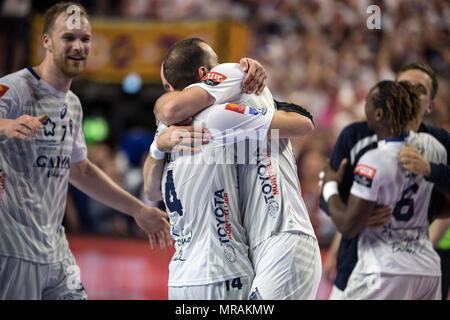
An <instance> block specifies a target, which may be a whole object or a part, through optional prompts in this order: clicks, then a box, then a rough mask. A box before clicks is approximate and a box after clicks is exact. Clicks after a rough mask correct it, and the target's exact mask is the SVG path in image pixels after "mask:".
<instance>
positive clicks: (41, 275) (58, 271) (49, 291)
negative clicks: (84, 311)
mask: <svg viewBox="0 0 450 320" xmlns="http://www.w3.org/2000/svg"><path fill="white" fill-rule="evenodd" d="M86 299H87V294H86V291H85V289H84V287H83V285H82V283H81V278H80V268H78V266H77V265H76V263H75V259H74V258H73V257H71V258H68V259H65V260H63V261H61V262H57V263H49V264H42V263H36V262H31V261H26V260H23V259H18V258H13V257H5V256H0V300H86Z"/></svg>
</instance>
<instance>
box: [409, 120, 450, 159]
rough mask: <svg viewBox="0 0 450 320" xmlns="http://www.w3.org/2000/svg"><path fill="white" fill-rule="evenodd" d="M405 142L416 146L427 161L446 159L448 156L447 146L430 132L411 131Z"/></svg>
mask: <svg viewBox="0 0 450 320" xmlns="http://www.w3.org/2000/svg"><path fill="white" fill-rule="evenodd" d="M435 129H438V128H435ZM407 142H408V144H410V145H411V146H413V147H415V148H417V149H418V150H419V151H420V153H421V154H422V155H423V156H424V157H425V159H427V160H428V161H432V162H441V161H440V160H442V159H444V160H446V159H447V157H448V155H447V148H446V147H445V146H444V144H443V143H442V142H441V141H440V140H439V139H438V138H437V137H435V136H434V135H433V134H431V133H430V132H412V131H411V132H410V133H409V135H408V138H407Z"/></svg>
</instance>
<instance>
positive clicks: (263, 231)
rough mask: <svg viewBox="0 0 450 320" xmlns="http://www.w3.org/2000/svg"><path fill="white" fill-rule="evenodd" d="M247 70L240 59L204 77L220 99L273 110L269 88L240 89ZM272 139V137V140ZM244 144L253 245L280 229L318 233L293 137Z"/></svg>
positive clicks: (244, 194)
mask: <svg viewBox="0 0 450 320" xmlns="http://www.w3.org/2000/svg"><path fill="white" fill-rule="evenodd" d="M244 76H245V73H243V72H242V71H241V69H240V66H239V64H236V63H224V64H221V65H218V66H217V67H215V68H213V69H212V70H211V72H210V73H208V74H207V75H206V76H205V77H204V78H203V79H202V81H201V82H200V83H196V84H192V85H191V87H192V86H198V87H201V88H203V89H204V90H206V91H207V92H208V93H209V94H210V95H212V96H213V97H214V98H215V99H216V103H223V102H226V101H232V102H235V103H241V104H248V105H252V106H257V107H258V108H262V109H263V110H274V109H275V104H274V100H273V97H272V94H271V93H270V91H269V89H268V88H267V87H266V88H265V89H264V91H263V93H262V94H261V95H260V96H258V95H256V94H244V93H242V87H241V83H242V80H243V78H244ZM272 142H273V143H272ZM250 146H251V147H249V145H248V144H247V145H245V144H244V142H241V143H240V145H239V147H238V150H245V153H247V156H246V158H245V159H244V161H242V160H243V159H242V158H240V159H238V163H239V165H238V173H239V194H240V199H241V208H242V212H243V214H244V226H245V228H246V230H247V232H248V237H249V245H250V249H251V250H253V249H254V248H255V247H256V246H257V245H258V244H260V243H261V242H262V241H264V240H266V239H268V238H270V237H271V236H273V235H276V234H278V233H280V232H284V231H290V232H301V233H305V234H308V235H310V236H312V237H314V238H316V236H315V233H314V229H313V227H312V224H311V221H310V218H309V214H308V211H307V209H306V205H305V203H304V201H303V198H302V196H301V188H300V181H299V179H298V174H297V166H296V160H295V156H294V153H293V150H292V146H291V143H290V141H289V139H279V140H278V139H273V140H272V141H271V142H269V143H267V142H266V143H260V144H259V145H257V146H255V145H254V144H253V145H252V144H250Z"/></svg>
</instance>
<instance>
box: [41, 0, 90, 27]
mask: <svg viewBox="0 0 450 320" xmlns="http://www.w3.org/2000/svg"><path fill="white" fill-rule="evenodd" d="M70 6H77V7H79V8H80V14H81V16H82V17H85V18H86V19H89V16H88V14H87V11H86V8H85V7H83V6H82V5H81V4H79V3H76V2H72V1H65V2H58V3H57V4H55V5H53V6H51V7H50V8H49V9H47V11H45V13H44V31H43V33H44V34H49V33H50V31H51V29H52V28H53V25H54V24H55V21H56V18H57V17H58V16H59V15H60V14H61V13H62V12H67V9H68V8H69V7H70Z"/></svg>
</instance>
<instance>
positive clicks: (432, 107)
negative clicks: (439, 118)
mask: <svg viewBox="0 0 450 320" xmlns="http://www.w3.org/2000/svg"><path fill="white" fill-rule="evenodd" d="M435 106H436V105H435V104H434V101H431V103H430V105H429V106H428V107H427V109H426V110H425V112H426V113H432V112H433V110H434V107H435Z"/></svg>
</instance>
